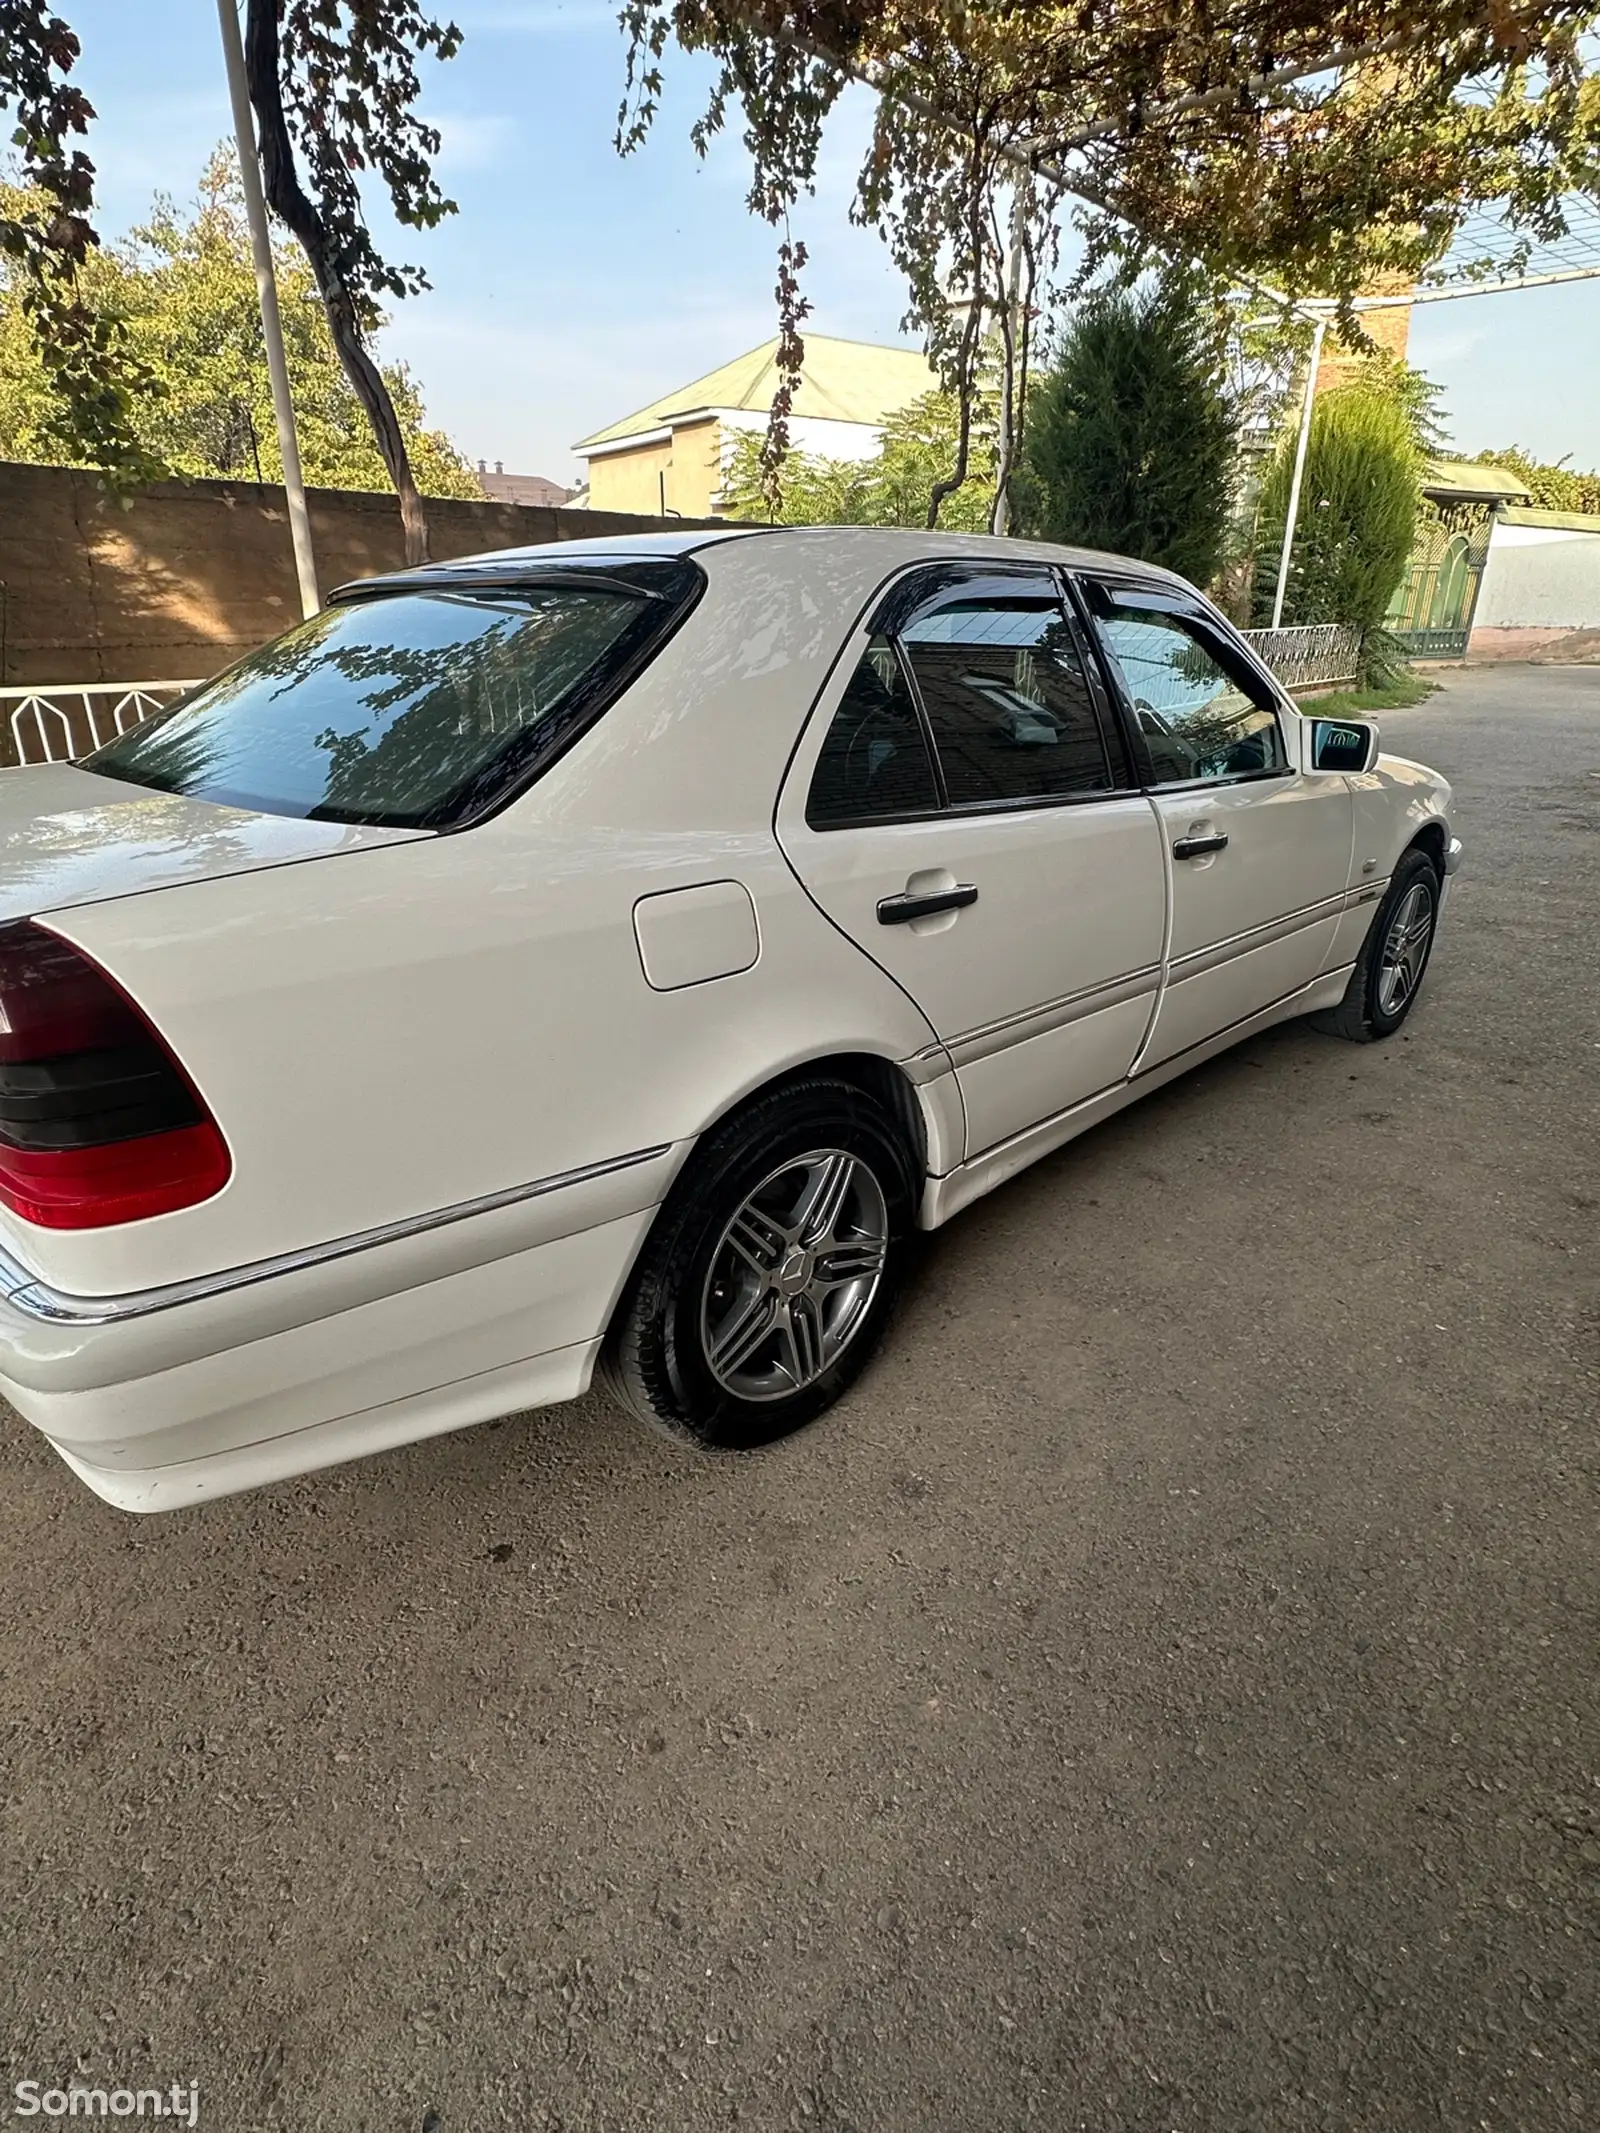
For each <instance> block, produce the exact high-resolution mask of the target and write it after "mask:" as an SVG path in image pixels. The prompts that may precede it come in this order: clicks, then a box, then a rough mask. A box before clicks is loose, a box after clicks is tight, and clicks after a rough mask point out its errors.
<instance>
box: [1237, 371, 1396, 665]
mask: <svg viewBox="0 0 1600 2133" xmlns="http://www.w3.org/2000/svg"><path fill="white" fill-rule="evenodd" d="M1295 441H1296V440H1295V435H1294V433H1293V432H1292V431H1291V432H1290V433H1288V434H1287V435H1286V436H1285V437H1284V439H1283V441H1282V443H1281V444H1280V445H1279V448H1278V454H1277V457H1276V459H1275V460H1274V461H1273V464H1272V466H1271V468H1270V470H1269V471H1268V474H1267V478H1266V481H1265V483H1264V484H1263V487H1262V492H1261V533H1260V543H1259V546H1258V548H1257V578H1256V616H1257V620H1258V621H1260V622H1267V621H1269V620H1270V619H1271V613H1272V598H1273V589H1274V587H1275V585H1276V582H1277V574H1278V558H1279V554H1280V552H1281V549H1282V545H1283V527H1284V519H1285V516H1286V514H1287V510H1288V503H1289V489H1290V484H1291V481H1292V478H1293V473H1294V455H1295ZM1421 500H1422V492H1421V489H1420V486H1419V469H1418V453H1417V442H1416V434H1415V428H1414V425H1413V423H1412V421H1411V419H1410V417H1409V416H1408V414H1407V411H1406V409H1405V408H1404V407H1403V406H1402V405H1401V404H1400V403H1399V402H1398V400H1397V399H1396V398H1395V396H1394V395H1392V394H1390V393H1386V392H1383V391H1381V390H1378V389H1375V388H1374V387H1373V386H1372V385H1369V384H1365V383H1358V384H1353V385H1341V386H1337V387H1335V388H1334V389H1333V390H1332V391H1330V392H1325V393H1323V394H1321V395H1320V396H1319V398H1318V399H1317V401H1316V403H1315V405H1314V406H1313V408H1312V412H1311V434H1310V438H1309V440H1308V442H1307V447H1306V464H1305V475H1304V479H1303V481H1302V483H1301V489H1300V510H1299V514H1298V517H1297V519H1296V523H1295V533H1294V548H1293V552H1292V554H1291V557H1290V562H1289V582H1288V586H1287V588H1286V591H1285V595H1284V604H1283V619H1284V622H1285V623H1286V624H1291V623H1304V622H1345V623H1350V624H1353V625H1354V626H1355V628H1357V629H1358V630H1359V631H1360V632H1361V637H1362V648H1363V649H1362V668H1363V673H1365V671H1366V669H1367V667H1368V666H1372V665H1374V664H1375V663H1378V662H1380V661H1381V660H1382V658H1383V656H1384V654H1383V647H1382V631H1383V618H1384V616H1385V614H1386V613H1387V612H1388V607H1389V599H1390V596H1391V594H1392V593H1393V592H1394V589H1395V587H1396V586H1397V585H1398V584H1399V582H1400V579H1401V576H1402V574H1403V572H1404V570H1405V567H1406V563H1407V560H1408V558H1409V557H1410V554H1411V546H1412V541H1413V539H1414V537H1415V534H1416V526H1417V511H1418V508H1419V506H1420V504H1421Z"/></svg>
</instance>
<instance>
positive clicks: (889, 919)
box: [878, 881, 978, 926]
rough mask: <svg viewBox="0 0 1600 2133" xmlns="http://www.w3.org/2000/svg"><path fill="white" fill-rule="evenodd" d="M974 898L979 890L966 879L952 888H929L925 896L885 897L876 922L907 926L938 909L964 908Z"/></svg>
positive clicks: (930, 915) (929, 916) (934, 912)
mask: <svg viewBox="0 0 1600 2133" xmlns="http://www.w3.org/2000/svg"><path fill="white" fill-rule="evenodd" d="M977 901H978V892H977V890H976V889H975V888H974V887H973V886H972V884H971V882H969V881H961V882H957V884H956V886H955V887H954V888H953V889H930V890H929V891H928V893H927V894H926V895H925V896H911V895H905V896H885V897H884V898H883V899H882V900H881V902H880V903H879V905H878V924H879V925H880V926H906V925H909V924H910V922H911V921H912V919H914V918H932V917H933V916H934V915H935V914H936V913H937V912H940V911H964V910H965V909H966V907H967V905H968V904H975V903H976V902H977Z"/></svg>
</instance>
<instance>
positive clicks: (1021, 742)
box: [777, 565, 1166, 1156]
mask: <svg viewBox="0 0 1600 2133" xmlns="http://www.w3.org/2000/svg"><path fill="white" fill-rule="evenodd" d="M777 828H778V834H779V837H780V840H781V841H782V844H783V847H784V849H785V851H786V852H787V854H788V856H789V860H790V863H791V865H792V866H793V867H794V869H795V871H796V873H797V874H798V875H799V877H800V880H801V881H802V882H803V883H804V884H805V886H806V888H807V889H808V891H809V892H810V894H811V895H812V896H813V897H814V898H815V900H816V901H817V903H818V904H819V905H820V906H821V907H822V909H823V910H824V911H825V912H826V913H827V914H828V916H829V917H830V918H831V919H833V921H834V922H835V924H837V925H838V926H839V927H840V928H841V929H842V930H843V931H844V932H846V933H847V934H849V936H850V937H851V939H852V940H854V941H855V942H856V943H857V945H858V946H859V947H861V948H862V949H863V950H864V951H865V952H866V953H867V954H868V955H869V956H871V957H872V958H873V960H874V961H875V962H877V963H878V964H879V965H880V966H881V967H882V968H883V969H884V970H886V971H887V972H888V973H889V974H890V975H891V976H892V977H894V978H895V979H896V980H897V981H898V982H899V983H900V985H901V986H903V987H904V989H905V990H906V991H907V992H908V993H909V994H910V995H911V997H912V998H913V999H914V1000H915V1001H916V1002H917V1004H918V1006H919V1007H920V1008H921V1010H922V1012H923V1014H924V1015H925V1016H926V1017H927V1019H928V1021H929V1023H930V1024H931V1025H932V1027H933V1029H934V1030H935V1031H936V1032H937V1034H938V1037H939V1039H940V1042H941V1043H942V1044H943V1045H944V1046H945V1047H946V1049H947V1050H948V1052H949V1054H950V1057H951V1059H952V1060H953V1062H954V1064H955V1067H956V1071H957V1074H958V1076H959V1080H960V1086H961V1090H962V1096H963V1100H964V1102H965V1106H966V1112H967V1153H968V1155H969V1156H970V1155H974V1154H977V1153H979V1152H980V1151H982V1150H983V1149H986V1148H989V1147H992V1146H993V1145H994V1144H995V1143H996V1142H998V1141H1002V1140H1005V1139H1006V1138H1008V1137H1009V1136H1010V1135H1012V1134H1014V1133H1017V1132H1020V1131H1022V1130H1024V1129H1025V1128H1026V1127H1028V1126H1030V1125H1033V1124H1034V1123H1036V1122H1037V1121H1038V1120H1040V1119H1043V1118H1046V1117H1048V1116H1050V1115H1051V1114H1052V1113H1054V1112H1057V1111H1061V1110H1065V1109H1067V1108H1068V1107H1069V1106H1071V1105H1072V1104H1074V1103H1077V1102H1079V1101H1081V1100H1082V1099H1083V1098H1085V1097H1087V1096H1091V1095H1093V1094H1095V1093H1096V1092H1097V1091H1099V1090H1101V1089H1104V1088H1106V1087H1108V1086H1111V1085H1113V1084H1115V1083H1117V1082H1120V1081H1121V1080H1123V1079H1124V1078H1125V1077H1126V1075H1127V1073H1128V1070H1129V1068H1130V1066H1131V1065H1132V1063H1133V1060H1134V1058H1135V1056H1136V1054H1137V1053H1138V1051H1139V1048H1140V1046H1141V1044H1142V1043H1143V1041H1144V1038H1145V1035H1146V1032H1147V1030H1148V1028H1149V1024H1150V1017H1151V1013H1152V1011H1153V1008H1154V1004H1155V993H1156V987H1157V984H1158V981H1159V976H1160V966H1161V953H1162V943H1163V936H1164V932H1165V922H1166V880H1165V868H1164V861H1163V854H1162V844H1161V835H1160V830H1159V826H1158V824H1157V820H1156V816H1155V812H1154V810H1153V809H1152V807H1151V805H1150V803H1149V801H1148V800H1147V799H1146V798H1145V797H1144V796H1143V794H1142V793H1141V792H1140V791H1139V789H1138V786H1137V783H1136V780H1135V778H1134V775H1133V769H1132V764H1131V761H1130V759H1129V755H1128V752H1127V748H1126V742H1125V738H1124V736H1123V734H1122V733H1121V731H1120V729H1119V727H1118V725H1117V722H1116V720H1115V718H1114V717H1113V715H1112V714H1111V710H1110V705H1109V702H1108V701H1107V699H1106V697H1105V695H1104V692H1103V689H1102V687H1101V685H1100V683H1099V680H1098V678H1097V676H1096V675H1095V674H1094V673H1093V671H1092V662H1091V661H1090V660H1089V659H1088V658H1087V656H1086V649H1085V644H1084V640H1083V638H1082V636H1081V633H1080V630H1079V627H1078V625H1077V624H1076V622H1075V621H1074V620H1073V619H1071V617H1069V614H1068V612H1067V611H1066V609H1065V607H1064V606H1063V603H1062V600H1061V596H1060V588H1059V586H1058V584H1057V582H1056V579H1055V577H1054V574H1053V573H1052V572H1051V571H1050V570H1048V569H1046V568H1042V567H1041V568H1037V569H1030V568H1016V569H1011V568H1007V569H997V568H994V567H987V568H985V567H979V566H971V565H939V566H935V567H931V568H923V569H920V570H917V571H915V572H912V573H910V574H909V575H908V577H907V578H905V579H902V580H901V581H900V582H899V583H898V585H897V586H896V587H895V588H893V590H892V591H891V592H890V594H889V595H888V596H887V598H886V600H885V601H884V602H883V604H882V605H881V607H880V609H879V611H878V612H877V613H876V614H875V615H874V616H872V617H871V618H870V620H869V622H868V623H867V624H866V625H864V626H863V628H862V629H861V630H860V631H859V632H858V633H857V634H856V635H855V637H854V638H853V639H852V641H851V643H850V644H848V645H847V646H846V648H845V652H844V656H843V657H842V658H841V660H840V663H839V666H838V667H837V669H836V670H835V673H834V675H833V677H832V679H831V681H830V683H829V686H828V688H827V689H826V690H825V691H824V693H823V696H822V698H821V700H820V702H819V704H818V707H817V710H816V712H815V713H814V715H813V717H812V719H811V721H810V723H809V725H808V727H807V730H806V733H805V735H804V737H803V739H802V741H801V745H800V748H799V750H798V752H797V754H796V758H795V761H794V763H793V765H792V766H791V770H790V774H789V777H788V779H787V780H786V782H785V785H784V789H783V792H782V794H781V796H780V800H779V807H778V816H777Z"/></svg>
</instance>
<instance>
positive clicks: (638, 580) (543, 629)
mask: <svg viewBox="0 0 1600 2133" xmlns="http://www.w3.org/2000/svg"><path fill="white" fill-rule="evenodd" d="M703 584H704V579H703V578H702V576H701V574H700V572H699V571H698V570H697V569H696V568H695V566H694V565H693V564H692V563H689V562H687V561H686V560H684V559H682V558H678V559H675V560H673V561H670V562H644V563H631V564H622V563H616V564H608V565H607V566H606V567H605V568H604V569H599V568H595V569H588V570H586V569H584V568H583V567H581V566H577V565H574V566H570V567H563V568H560V569H551V570H549V571H546V572H543V573H537V574H536V573H530V574H529V575H528V576H527V577H526V578H525V579H521V580H519V581H518V582H517V583H515V584H506V583H498V584H493V585H485V584H482V583H473V582H472V581H471V579H470V578H468V577H466V576H465V574H463V577H462V578H459V579H455V580H451V579H441V580H440V581H438V582H437V583H431V584H429V583H423V582H419V583H417V585H416V588H415V589H414V590H413V589H411V588H410V587H406V588H404V589H401V588H399V587H397V589H396V590H394V591H392V592H384V593H382V594H378V595H375V596H369V597H357V598H355V599H353V600H352V601H351V602H350V603H349V604H347V605H340V606H335V607H330V608H326V609H324V611H323V612H322V613H321V614H319V615H314V616H313V617H312V618H311V620H310V621H309V622H303V623H302V624H301V625H300V627H299V628H298V629H293V630H290V631H289V632H288V634H287V635H286V636H283V637H280V638H278V639H277V640H276V642H274V643H272V644H269V645H267V646H265V647H264V649H263V650H261V651H259V652H255V653H252V654H251V656H250V657H249V658H248V659H244V660H241V661H240V662H239V664H238V665H237V666H235V667H231V668H229V670H228V671H227V672H226V673H225V674H223V675H221V676H220V677H219V678H218V679H217V680H216V681H214V682H210V683H208V684H207V686H206V687H205V688H203V689H201V690H200V691H199V692H198V693H197V694H196V695H194V696H191V697H189V698H188V699H187V700H186V701H185V702H183V703H181V704H179V705H177V706H176V707H175V708H174V709H173V710H171V711H169V712H166V713H164V714H162V715H161V716H159V717H157V718H155V719H152V720H150V721H149V722H148V723H147V724H145V725H142V726H135V727H132V728H131V729H130V730H129V731H128V732H127V733H124V734H121V735H119V736H118V738H117V739H116V740H114V741H112V742H111V743H110V744H109V746H107V747H105V748H102V749H100V750H98V752H97V753H95V754H94V755H92V756H90V757H88V758H87V761H86V763H85V766H84V767H85V768H86V769H89V770H94V771H97V772H99V773H100V774H101V775H102V776H104V777H113V778H124V779H126V780H128V781H129V782H130V783H131V784H135V785H147V786H152V787H154V788H156V789H157V790H158V791H161V792H174V793H184V794H186V795H188V796H189V797H190V798H192V799H197V800H215V801H220V802H224V803H226V804H228V805H231V806H234V807H248V808H254V809H256V810H258V811H260V812H261V813H264V814H271V815H298V816H311V817H315V818H317V819H320V820H325V821H334V822H362V823H375V824H383V825H386V826H392V827H400V828H419V829H448V828H455V827H458V826H460V825H461V824H463V823H466V822H469V821H472V820H474V819H476V817H477V816H479V815H481V814H483V813H485V812H487V811H488V809H489V808H491V807H493V806H495V805H497V804H498V803H499V802H500V801H502V800H503V799H505V798H507V797H508V796H509V795H510V794H511V793H513V792H515V791H518V790H520V789H521V788H522V787H523V786H525V785H526V784H527V783H529V782H530V780H531V779H532V778H534V777H536V776H537V775H538V773H539V772H540V771H541V770H542V769H543V768H545V766H546V765H547V764H548V763H550V762H551V761H553V760H554V758H555V756H556V755H557V754H558V753H559V752H560V751H561V749H562V748H564V747H565V746H566V745H567V744H568V743H569V742H570V741H571V740H572V739H574V738H575V737H576V735H577V734H578V733H580V732H582V731H583V729H584V728H585V727H586V726H587V725H589V724H590V723H592V721H593V720H594V719H595V718H597V717H598V716H599V714H600V713H601V712H602V711H603V710H604V709H605V707H606V705H607V704H608V703H610V702H611V701H612V700H613V699H614V698H615V697H616V696H617V694H618V693H619V692H620V691H621V690H622V689H623V688H624V687H626V685H627V683H628V682H629V681H631V680H632V679H633V678H634V676H635V675H636V674H637V673H638V672H639V671H640V669H641V668H642V667H643V666H644V665H645V664H646V663H647V662H648V660H649V659H650V658H652V657H653V656H654V654H655V652H656V651H657V650H659V648H660V646H661V645H662V643H664V642H665V640H666V638H667V636H668V635H669V634H670V633H671V631H672V629H673V628H674V627H675V626H676V624H677V623H678V622H679V621H680V620H681V619H682V617H683V615H684V614H686V613H687V612H688V609H689V607H691V606H692V605H693V603H694V599H695V597H696V596H697V594H698V593H699V591H700V589H701V587H702V586H703Z"/></svg>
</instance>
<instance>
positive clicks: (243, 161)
mask: <svg viewBox="0 0 1600 2133" xmlns="http://www.w3.org/2000/svg"><path fill="white" fill-rule="evenodd" d="M217 14H218V17H219V18H220V20H221V23H222V51H223V56H224V57H225V59H226V60H227V63H228V94H229V96H230V97H231V99H232V101H233V131H234V137H235V139H236V140H237V141H238V144H239V175H240V177H241V178H242V179H243V181H244V207H245V214H246V216H247V217H248V219H249V223H250V251H251V254H252V256H253V258H254V260H255V268H256V294H257V295H258V296H259V298H260V299H261V334H262V338H263V339H264V340H265V342H266V344H267V375H268V377H269V378H270V379H271V380H272V412H273V414H274V415H275V416H276V418H277V424H278V453H279V456H280V458H281V459H282V461H283V491H284V495H285V497H286V498H287V500H288V505H289V534H290V538H291V539H292V540H293V542H294V569H295V576H296V577H297V578H298V579H299V581H300V612H301V613H302V614H303V615H314V614H315V613H316V612H317V609H318V608H319V607H320V606H321V605H322V600H321V597H320V596H319V594H318V592H317V559H316V556H315V554H314V553H313V551H312V547H311V516H310V513H309V512H308V511H307V510H306V487H305V481H304V479H303V478H302V476H301V472H300V439H299V435H298V433H297V431H296V429H295V426H294V401H293V400H292V399H291V398H290V395H289V366H288V363H287V362H286V361H285V359H284V353H283V321H282V319H281V318H280V317H279V315H278V284H277V279H276V277H275V276H274V274H273V271H272V234H271V232H270V230H269V229H268V227H267V203H266V200H265V199H264V198H263V196H262V191H261V161H260V157H259V154H258V152H257V149H256V124H255V114H254V113H253V112H252V111H251V109H250V87H249V83H248V82H247V80H246V78H245V71H244V40H243V38H242V37H241V36H240V35H239V15H238V9H237V6H236V4H235V0H217Z"/></svg>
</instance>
